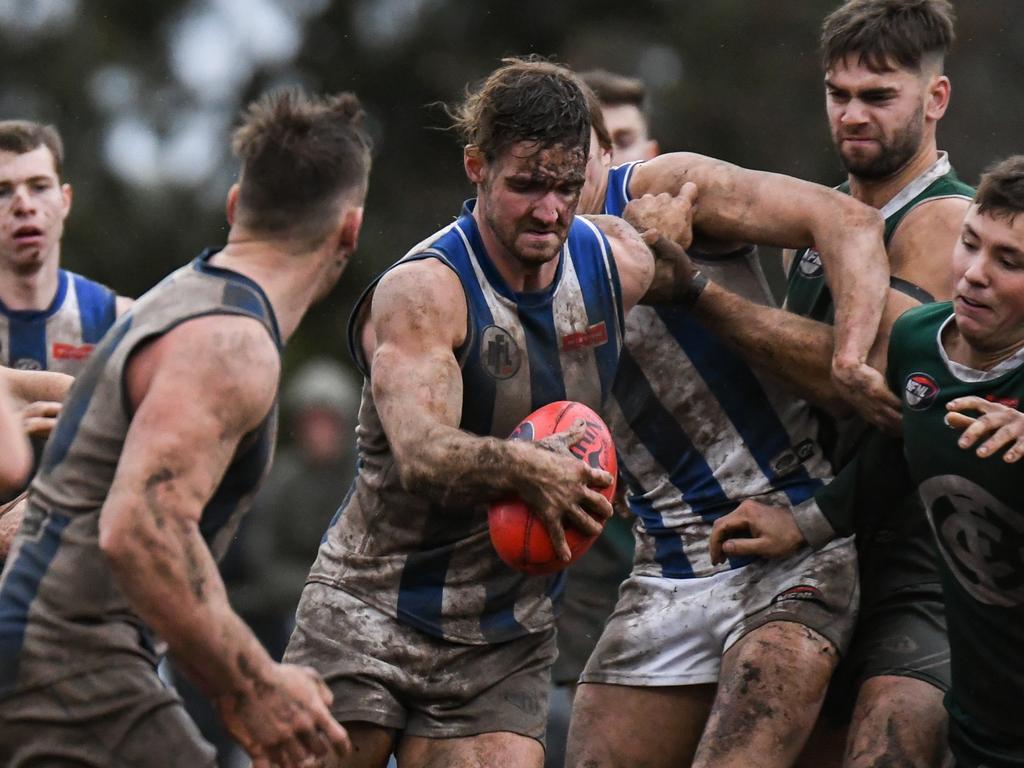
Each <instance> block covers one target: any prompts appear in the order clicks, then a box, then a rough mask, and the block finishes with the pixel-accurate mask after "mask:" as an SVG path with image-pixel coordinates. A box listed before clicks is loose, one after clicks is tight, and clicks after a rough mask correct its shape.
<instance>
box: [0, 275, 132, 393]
mask: <svg viewBox="0 0 1024 768" xmlns="http://www.w3.org/2000/svg"><path fill="white" fill-rule="evenodd" d="M115 299H116V296H115V295H114V292H113V291H111V290H110V289H109V288H107V287H106V286H104V285H100V284H99V283H94V282H93V281H92V280H89V279H87V278H84V277H82V276H81V275H76V274H75V273H74V272H68V271H66V270H63V269H61V270H59V271H58V272H57V294H56V295H55V296H54V297H53V301H52V302H51V303H50V306H49V307H48V308H47V309H42V310H13V309H8V308H7V307H5V306H4V304H3V302H2V301H0V365H4V366H7V367H8V368H20V369H22V370H29V371H58V372H59V373H67V374H70V375H72V376H77V375H78V372H79V371H80V370H82V366H83V365H84V364H85V360H86V359H87V358H88V357H89V353H91V352H92V350H93V347H94V346H95V345H96V344H97V343H98V342H99V340H100V339H102V338H103V334H105V333H106V332H107V331H108V330H109V329H110V326H112V325H113V324H114V320H115V319H116V314H117V312H116V307H115Z"/></svg>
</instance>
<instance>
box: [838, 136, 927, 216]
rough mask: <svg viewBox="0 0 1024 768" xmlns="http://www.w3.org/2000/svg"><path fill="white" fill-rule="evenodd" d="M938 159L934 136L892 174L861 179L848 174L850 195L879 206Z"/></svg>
mask: <svg viewBox="0 0 1024 768" xmlns="http://www.w3.org/2000/svg"><path fill="white" fill-rule="evenodd" d="M938 159H939V150H938V148H937V147H936V145H935V138H934V137H932V138H931V139H930V140H926V141H923V142H921V146H920V147H919V148H918V150H917V152H916V153H915V154H914V156H913V157H911V158H910V160H909V162H907V164H906V165H904V166H903V167H902V168H900V169H899V170H898V171H897V172H896V173H894V174H893V175H892V176H889V177H887V178H884V179H862V178H860V177H859V176H854V175H853V174H850V175H849V176H847V178H848V179H849V182H850V195H851V196H852V197H853V198H854V199H855V200H859V201H860V202H862V203H865V204H866V205H870V206H871V207H873V208H881V207H882V206H884V205H885V204H886V203H888V202H889V201H890V200H892V199H893V198H894V197H896V195H898V194H899V193H900V190H901V189H903V188H904V187H905V186H907V184H909V183H910V182H912V181H913V180H914V179H916V178H917V177H918V176H920V175H921V174H922V173H924V172H925V171H926V170H928V168H930V167H931V166H933V165H934V164H935V163H936V162H937V161H938Z"/></svg>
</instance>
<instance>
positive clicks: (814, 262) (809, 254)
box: [799, 248, 825, 277]
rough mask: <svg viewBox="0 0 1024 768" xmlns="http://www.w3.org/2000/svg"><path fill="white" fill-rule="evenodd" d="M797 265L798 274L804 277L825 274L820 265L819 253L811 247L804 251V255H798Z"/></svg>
mask: <svg viewBox="0 0 1024 768" xmlns="http://www.w3.org/2000/svg"><path fill="white" fill-rule="evenodd" d="M799 267H800V274H801V275H803V276H804V277H821V276H822V275H823V274H825V270H824V268H823V267H822V266H821V254H820V253H818V252H817V251H816V250H814V249H813V248H811V249H809V250H806V251H804V255H803V256H801V257H800V265H799Z"/></svg>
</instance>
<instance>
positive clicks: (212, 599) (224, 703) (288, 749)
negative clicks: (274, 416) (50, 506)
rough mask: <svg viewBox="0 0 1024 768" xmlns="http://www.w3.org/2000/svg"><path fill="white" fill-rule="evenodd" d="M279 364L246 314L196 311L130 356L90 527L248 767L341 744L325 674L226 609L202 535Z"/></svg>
mask: <svg viewBox="0 0 1024 768" xmlns="http://www.w3.org/2000/svg"><path fill="white" fill-rule="evenodd" d="M279 366H280V362H279V359H278V354H277V350H276V349H275V347H274V344H273V342H272V341H271V339H270V337H269V335H268V334H267V332H266V329H264V328H263V327H262V325H261V324H260V323H258V322H257V321H255V320H253V319H251V318H246V317H230V316H211V317H203V318H197V319H194V320H191V321H188V322H186V323H184V324H182V325H180V326H178V327H177V328H175V329H173V330H171V331H170V332H168V333H167V334H166V335H164V336H162V337H160V338H159V339H157V340H156V341H154V342H152V343H151V344H149V345H147V346H145V347H143V348H141V349H140V350H138V351H137V352H136V353H135V355H134V357H133V358H132V359H131V361H130V363H129V365H128V367H127V369H126V377H125V380H126V387H127V391H128V397H129V401H130V403H131V405H132V407H133V409H134V415H133V417H132V421H131V426H130V428H129V430H128V434H127V436H126V439H125V444H124V449H123V451H122V453H121V461H120V463H119V464H118V468H117V472H116V474H115V476H114V481H113V483H112V485H111V488H110V492H109V494H108V496H107V500H106V502H105V503H104V505H103V508H102V510H101V513H100V522H99V527H100V530H99V536H100V547H101V548H102V550H103V553H104V555H105V557H106V559H107V561H108V563H109V565H110V567H111V570H112V572H113V575H114V578H115V581H116V582H117V585H118V587H119V588H120V590H121V591H122V593H123V594H124V596H125V597H126V598H127V600H128V601H129V603H130V604H131V606H132V608H133V609H134V610H135V611H136V612H137V613H138V614H139V616H140V617H141V618H142V620H143V621H145V622H146V624H147V625H149V626H150V627H152V628H153V629H154V630H155V631H156V633H157V634H158V635H160V636H161V637H162V638H163V639H164V640H166V642H167V644H168V647H169V649H170V652H171V654H172V655H173V656H174V657H175V659H176V660H177V661H178V662H179V664H180V665H181V667H182V669H183V670H184V672H185V673H186V674H187V675H188V676H189V677H190V678H191V679H192V681H193V682H194V683H195V684H196V685H197V686H198V687H199V688H200V689H201V690H202V691H204V692H205V693H206V694H207V695H208V696H210V698H211V699H212V700H213V701H214V702H215V704H216V705H217V707H218V710H219V711H220V714H221V716H222V717H223V718H224V721H225V724H226V725H227V726H228V730H229V731H230V732H231V734H232V735H233V736H234V737H235V738H236V739H238V740H239V742H240V743H241V744H242V745H243V746H244V747H245V748H246V750H247V751H248V752H249V753H250V755H252V757H253V758H254V760H255V765H258V766H264V765H269V764H270V763H271V762H273V763H275V764H276V763H282V764H285V765H294V764H297V763H298V757H299V756H302V757H303V758H304V757H311V756H312V755H313V754H315V753H317V752H322V751H325V750H326V748H327V747H326V745H325V744H323V743H321V741H320V736H319V735H318V734H319V732H322V733H324V734H326V735H327V737H328V738H329V742H330V745H331V746H332V747H334V748H335V749H336V750H337V751H338V752H344V751H346V750H347V749H348V746H349V744H348V738H347V735H346V733H345V731H344V729H342V728H341V726H339V725H338V724H337V723H336V722H335V721H334V720H333V718H331V716H330V714H329V711H328V709H327V707H328V705H329V702H330V694H329V693H328V692H327V690H326V688H325V687H324V686H323V684H322V682H320V681H319V679H317V678H316V677H315V675H314V674H312V673H311V672H310V671H309V670H306V669H304V668H299V667H294V666H290V665H279V664H275V663H274V662H273V661H272V660H271V659H270V657H269V656H268V655H267V653H266V651H264V650H263V648H262V646H261V645H260V643H259V641H258V640H257V639H256V637H255V636H254V635H253V633H252V632H251V631H250V630H249V628H248V627H247V626H246V625H245V623H244V622H243V621H242V620H241V619H240V618H239V617H238V615H237V614H235V612H234V611H233V610H232V609H231V606H230V605H229V604H228V600H227V595H226V593H225V589H224V584H223V582H222V581H221V578H220V575H219V573H218V571H217V565H216V563H215V562H214V559H213V557H212V555H211V553H210V551H209V549H208V548H207V546H206V543H205V541H204V539H203V536H202V534H201V533H200V530H199V521H200V518H201V516H202V514H203V510H204V508H205V507H206V504H207V503H208V501H209V500H210V498H211V497H212V495H213V493H214V491H215V490H216V488H217V486H218V485H219V483H220V481H221V478H222V477H223V475H224V472H225V470H226V468H227V466H228V464H229V462H230V461H231V459H232V457H233V456H234V454H235V451H236V449H237V448H238V445H239V442H240V441H241V440H242V438H243V437H244V436H245V435H246V434H248V433H249V432H251V431H252V430H253V429H254V428H255V427H256V426H257V425H258V424H259V423H260V422H261V421H262V420H263V419H264V418H265V417H266V415H267V413H268V411H269V409H270V408H271V407H272V404H273V401H274V397H275V393H276V389H277V378H278V373H279ZM310 745H316V749H315V750H314V749H312V748H311V747H310Z"/></svg>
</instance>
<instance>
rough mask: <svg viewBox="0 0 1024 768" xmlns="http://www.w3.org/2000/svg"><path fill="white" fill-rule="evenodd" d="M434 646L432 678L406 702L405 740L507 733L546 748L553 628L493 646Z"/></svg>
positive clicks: (552, 660) (552, 658)
mask: <svg viewBox="0 0 1024 768" xmlns="http://www.w3.org/2000/svg"><path fill="white" fill-rule="evenodd" d="M434 645H435V648H436V652H435V654H434V655H433V669H432V673H431V675H429V676H427V677H425V678H424V679H423V680H422V681H421V683H420V685H419V687H418V688H417V689H416V690H414V691H412V692H411V694H410V696H409V697H408V698H406V699H405V700H404V703H405V706H406V708H407V710H408V722H407V723H406V726H405V732H404V736H405V737H413V736H419V737H425V738H428V739H458V738H466V737H475V736H479V735H483V734H487V733H507V734H517V735H519V736H523V737H526V738H529V739H532V740H534V741H536V742H537V744H538V746H540V745H542V744H543V740H544V731H545V728H546V725H547V719H548V699H549V698H550V694H551V665H552V663H553V662H554V659H555V653H556V646H555V637H554V631H553V630H549V631H547V632H538V633H536V634H532V635H525V636H523V637H519V638H516V639H515V640H509V641H506V642H504V643H494V644H491V645H472V646H466V645H455V644H452V643H445V642H444V641H436V642H435V643H434ZM541 750H542V752H543V747H542V748H541Z"/></svg>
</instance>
